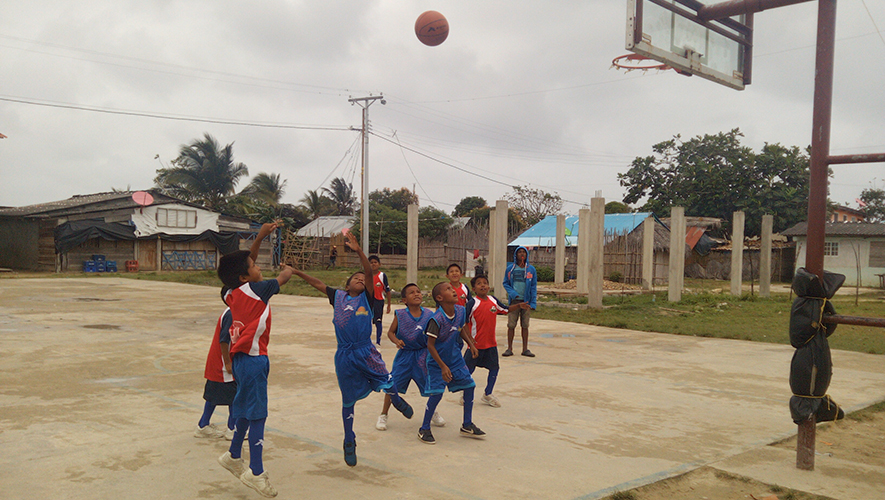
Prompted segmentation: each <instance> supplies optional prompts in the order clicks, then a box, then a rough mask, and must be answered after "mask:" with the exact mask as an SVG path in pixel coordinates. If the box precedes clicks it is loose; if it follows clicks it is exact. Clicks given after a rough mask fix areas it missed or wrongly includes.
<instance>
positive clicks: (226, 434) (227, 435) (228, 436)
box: [221, 427, 234, 441]
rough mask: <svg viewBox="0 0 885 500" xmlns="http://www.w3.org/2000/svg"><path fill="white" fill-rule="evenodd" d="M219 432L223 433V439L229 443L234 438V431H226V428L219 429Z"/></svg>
mask: <svg viewBox="0 0 885 500" xmlns="http://www.w3.org/2000/svg"><path fill="white" fill-rule="evenodd" d="M221 431H222V432H224V439H226V440H228V441H230V440H231V439H233V438H234V430H233V429H228V428H227V427H224V428H223V429H221Z"/></svg>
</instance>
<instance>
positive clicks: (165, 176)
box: [154, 133, 249, 209]
mask: <svg viewBox="0 0 885 500" xmlns="http://www.w3.org/2000/svg"><path fill="white" fill-rule="evenodd" d="M172 165H174V166H172V167H169V168H161V169H159V170H157V177H155V178H154V182H155V183H156V184H157V187H158V188H159V189H160V190H161V191H163V192H164V193H166V194H169V195H171V196H175V197H176V198H181V199H183V200H186V201H192V202H195V203H200V204H201V205H203V206H205V207H207V208H210V209H219V208H221V207H222V206H223V205H224V203H225V201H226V200H227V198H229V197H230V196H231V195H233V194H234V192H235V188H236V185H237V182H239V180H240V177H243V176H244V175H248V174H249V169H248V168H247V167H246V165H245V164H243V163H240V162H235V161H234V155H233V143H231V144H228V145H227V146H225V147H223V148H219V145H218V141H216V140H215V138H214V137H212V136H211V135H209V134H208V133H206V134H204V135H203V139H202V140H195V141H194V142H192V143H191V144H190V145H182V146H181V149H180V150H179V153H178V158H176V159H175V160H173V161H172Z"/></svg>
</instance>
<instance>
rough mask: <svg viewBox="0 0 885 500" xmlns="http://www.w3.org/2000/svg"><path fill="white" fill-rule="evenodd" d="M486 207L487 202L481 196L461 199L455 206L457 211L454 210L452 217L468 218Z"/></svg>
mask: <svg viewBox="0 0 885 500" xmlns="http://www.w3.org/2000/svg"><path fill="white" fill-rule="evenodd" d="M485 206H486V200H485V199H484V198H482V197H480V196H467V197H465V198H461V201H460V202H458V204H457V205H455V209H454V210H452V215H453V216H454V217H468V216H470V213H471V212H473V211H474V210H476V209H477V208H483V207H485Z"/></svg>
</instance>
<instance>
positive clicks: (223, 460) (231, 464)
mask: <svg viewBox="0 0 885 500" xmlns="http://www.w3.org/2000/svg"><path fill="white" fill-rule="evenodd" d="M218 463H220V464H221V466H222V467H224V468H225V469H227V470H229V471H230V473H231V474H233V475H234V476H235V477H240V476H242V475H243V473H244V472H246V462H245V461H244V460H243V459H242V458H234V457H232V456H230V452H229V451H226V452H224V455H221V456H220V457H218Z"/></svg>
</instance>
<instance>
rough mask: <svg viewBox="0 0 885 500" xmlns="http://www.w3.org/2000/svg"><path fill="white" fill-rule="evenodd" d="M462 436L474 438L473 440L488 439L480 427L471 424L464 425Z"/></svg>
mask: <svg viewBox="0 0 885 500" xmlns="http://www.w3.org/2000/svg"><path fill="white" fill-rule="evenodd" d="M461 435H462V436H464V437H472V438H484V437H486V433H485V432H483V431H481V430H480V429H479V427H477V426H476V425H474V424H473V423H469V424H467V425H462V426H461Z"/></svg>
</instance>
